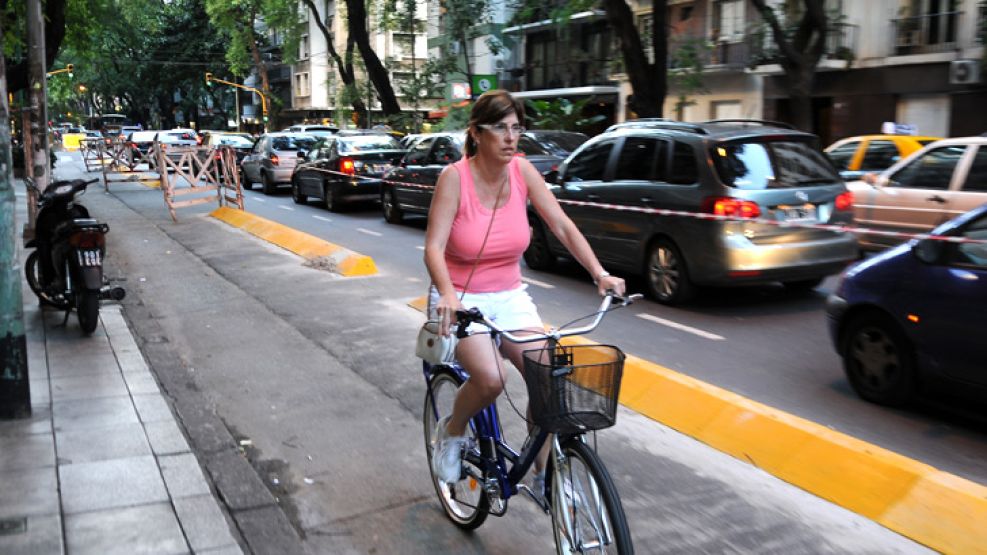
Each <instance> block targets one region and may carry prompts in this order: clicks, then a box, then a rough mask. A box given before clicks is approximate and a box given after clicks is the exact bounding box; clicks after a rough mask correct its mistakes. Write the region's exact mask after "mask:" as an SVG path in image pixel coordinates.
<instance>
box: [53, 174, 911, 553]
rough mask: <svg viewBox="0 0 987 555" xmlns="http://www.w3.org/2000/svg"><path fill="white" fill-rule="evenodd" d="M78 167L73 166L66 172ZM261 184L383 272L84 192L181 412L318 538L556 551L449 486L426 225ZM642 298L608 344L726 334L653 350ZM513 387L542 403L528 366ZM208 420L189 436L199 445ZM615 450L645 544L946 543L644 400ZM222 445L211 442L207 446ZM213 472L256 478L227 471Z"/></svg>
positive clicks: (831, 547) (254, 198)
mask: <svg viewBox="0 0 987 555" xmlns="http://www.w3.org/2000/svg"><path fill="white" fill-rule="evenodd" d="M70 164H72V162H66V163H65V164H64V165H63V164H62V163H60V166H61V170H60V171H61V172H62V174H63V175H65V174H66V173H68V172H71V171H72V167H71V166H70ZM76 171H78V169H77V170H76ZM248 197H249V198H248V208H249V209H250V210H252V211H254V212H257V213H260V214H262V215H264V216H266V217H269V218H271V219H279V220H282V221H285V222H286V223H289V224H290V225H293V226H294V227H298V228H300V229H304V230H306V231H309V232H313V233H316V234H318V235H320V236H323V237H326V238H328V239H330V240H332V241H334V242H337V243H341V244H344V245H346V246H348V247H351V248H353V249H356V250H358V251H362V252H364V253H366V254H371V255H373V256H374V258H375V259H376V261H377V263H378V266H379V267H380V274H379V275H378V276H374V277H368V278H339V277H337V276H334V275H332V274H329V273H327V272H325V271H320V270H317V269H313V268H310V267H307V266H306V265H305V264H303V262H302V261H301V260H300V259H299V258H298V257H296V256H295V255H293V254H290V253H287V252H285V251H283V250H281V249H280V248H277V247H274V246H272V245H270V244H268V243H266V242H263V241H261V240H259V239H257V238H255V237H252V236H250V235H247V234H245V233H243V232H240V231H238V230H235V229H232V228H230V227H228V226H226V225H225V224H223V223H221V222H218V221H216V220H214V219H211V218H208V217H205V214H206V213H207V212H208V210H209V207H206V206H201V205H200V206H197V207H192V208H188V209H183V210H180V211H179V222H178V223H172V221H171V219H170V218H169V217H168V214H167V211H166V210H165V207H164V204H163V202H162V200H161V192H160V191H157V190H153V189H148V188H145V187H143V186H141V185H138V184H114V185H112V186H111V193H110V194H104V193H102V191H101V190H99V188H98V187H97V188H94V189H93V190H92V191H90V193H89V194H88V195H87V196H86V197H85V198H84V199H83V201H84V203H85V204H86V205H87V206H88V207H89V208H90V210H91V211H92V212H93V214H94V215H95V216H96V217H99V218H100V219H103V220H105V221H107V222H109V223H110V226H111V233H110V234H109V236H108V254H107V264H108V268H110V269H111V272H112V273H111V275H110V276H109V277H111V278H112V279H113V280H115V281H119V282H120V283H121V284H123V285H124V286H125V287H126V288H127V290H128V296H127V299H125V301H124V304H125V307H126V310H125V312H126V314H127V315H128V318H129V319H130V320H131V324H132V326H133V327H134V329H135V330H136V332H137V333H138V335H139V338H140V340H141V343H142V344H143V345H145V346H147V345H151V346H153V350H154V352H155V357H156V358H155V360H159V361H160V360H165V361H166V362H167V364H162V365H161V366H155V367H154V370H155V372H156V373H158V376H159V380H160V381H161V382H162V384H163V386H164V389H165V391H166V392H167V394H168V396H169V397H171V398H172V399H173V400H174V404H175V406H176V407H189V405H190V400H191V401H194V402H195V403H198V404H199V405H200V406H197V407H195V406H194V407H193V409H194V410H197V411H199V412H201V413H205V414H209V415H215V416H217V417H218V421H219V422H220V423H221V426H222V427H223V428H225V430H228V432H229V434H231V435H232V436H233V437H234V438H236V439H237V440H238V441H239V445H241V446H242V448H243V451H244V456H246V457H247V458H248V459H249V460H250V462H251V463H252V465H253V467H254V469H255V471H256V473H257V476H258V477H259V478H260V480H261V481H263V483H264V484H265V485H266V487H267V488H269V489H270V491H271V492H272V493H273V494H274V495H275V496H276V497H277V503H278V505H279V507H280V508H281V509H282V510H283V511H284V514H285V515H287V517H288V520H290V522H291V524H292V526H293V527H294V529H295V530H297V532H298V534H299V536H300V537H301V540H302V543H303V547H304V551H305V552H308V553H428V554H430V555H435V554H446V553H449V554H453V553H455V554H459V553H544V552H550V551H552V549H553V548H552V539H551V530H550V519H549V518H548V517H547V516H545V515H542V514H539V511H538V510H537V509H536V508H535V506H534V505H533V504H532V503H530V502H527V501H526V500H524V499H522V498H518V499H516V500H513V501H512V503H511V510H510V511H509V513H508V514H507V515H506V516H505V517H504V518H491V519H489V521H488V522H487V523H486V524H485V525H484V526H483V527H482V528H480V529H479V530H477V531H476V532H475V533H472V534H465V533H462V532H460V531H459V530H458V529H456V528H455V527H454V526H453V525H452V524H451V523H449V522H448V520H447V519H446V518H445V517H444V515H443V514H442V513H441V510H440V508H439V505H438V502H437V500H436V499H435V497H434V495H435V494H434V492H433V490H432V486H431V483H430V480H429V477H428V471H427V468H426V464H425V453H424V448H423V445H422V430H421V416H420V415H421V410H422V399H423V396H424V386H423V383H422V378H421V373H420V362H419V361H417V359H415V357H414V354H413V352H412V349H411V345H412V343H413V338H414V334H415V331H416V329H417V327H418V326H419V325H420V322H421V315H420V314H418V313H417V312H416V311H414V310H413V309H411V308H409V307H407V306H406V303H407V302H408V301H409V300H411V299H413V298H414V297H416V296H418V295H420V294H421V293H422V292H423V290H424V288H425V284H426V280H425V273H424V269H423V268H422V266H421V251H420V250H418V248H417V247H419V246H420V245H421V240H422V229H421V226H420V225H418V226H416V225H414V224H412V225H407V226H386V225H385V224H383V223H381V221H380V219H379V217H378V216H377V213H376V212H370V211H367V212H353V213H350V214H346V215H335V214H328V213H326V212H325V211H322V210H320V209H319V208H316V207H304V208H297V207H295V206H293V205H291V200H290V199H289V198H288V197H286V196H285V197H280V196H279V197H273V198H267V197H261V196H260V195H259V194H258V193H248ZM262 200H263V202H261V201H262ZM289 209H290V210H289ZM325 219H329V220H331V221H325ZM378 233H379V234H380V235H376V234H378ZM532 277H533V278H534V279H536V280H539V281H540V280H542V279H544V283H546V284H548V285H555V287H554V288H543V287H541V286H539V285H535V284H533V285H532V289H537V290H536V291H534V293H535V295H536V297H537V298H538V299H539V300H541V305H542V307H543V312H544V314H543V316H544V317H545V319H547V320H549V321H551V322H554V323H559V322H563V321H565V319H566V318H570V317H575V316H578V315H579V314H580V312H581V311H582V307H586V309H585V310H590V308H591V307H593V306H595V304H596V299H595V298H594V295H593V293H592V290H591V287H590V285H589V284H588V283H586V282H585V281H584V280H581V279H579V278H574V277H572V276H566V275H563V274H558V275H551V274H539V275H532ZM635 306H636V308H632V309H631V310H627V311H624V313H620V312H617V313H614V314H613V315H612V316H613V318H608V322H607V324H606V330H605V331H603V332H601V333H600V334H598V335H597V336H595V338H597V339H600V340H603V341H615V342H618V343H620V344H621V346H623V347H625V349H626V350H627V351H628V352H631V353H634V354H642V355H644V356H648V357H649V358H653V359H655V360H656V361H658V362H663V363H665V364H666V365H669V366H672V365H673V364H672V361H671V360H670V359H668V358H661V357H658V356H655V355H656V354H660V353H668V352H673V351H674V352H676V353H682V352H684V351H686V350H692V349H698V350H702V349H704V348H705V349H708V348H709V347H707V346H704V345H705V344H704V343H701V342H698V340H697V339H692V335H691V334H683V336H682V337H679V336H678V335H677V334H678V333H679V332H675V333H673V331H670V330H666V329H664V328H663V327H654V328H653V331H652V332H650V336H651V339H650V343H651V347H653V348H649V349H648V350H645V348H646V347H648V346H649V341H648V340H647V339H646V338H647V337H648V336H649V334H648V333H646V332H643V331H642V329H644V330H647V329H648V328H649V326H651V325H652V323H651V322H649V321H644V320H642V319H640V318H639V317H638V316H637V314H639V313H652V314H658V313H661V314H662V316H666V315H667V314H665V313H663V312H659V311H658V310H657V307H655V306H654V305H651V304H650V303H642V304H640V305H635ZM623 336H626V337H623ZM617 338H619V339H620V341H616V339H617ZM655 344H657V345H655ZM736 358H737V357H732V358H728V360H733V359H736ZM689 360H690V359H688V358H686V357H683V361H684V362H686V363H688V362H689ZM508 390H509V392H510V393H511V395H512V397H513V398H514V400H515V402H516V403H518V404H519V405H520V404H522V403H523V402H524V387H523V384H522V383H521V382H520V380H517V379H512V380H511V381H510V382H509V383H508ZM500 412H501V415H502V417H503V418H504V420H505V423H506V432H507V435H508V438H510V439H511V440H512V441H515V442H516V441H517V440H518V439H519V436H520V435H521V433H520V431H521V430H522V428H523V423H522V422H521V421H520V419H519V418H518V417H516V416H513V413H512V410H511V408H510V406H508V405H507V404H506V403H504V402H502V403H501V406H500ZM193 421H194V419H193ZM183 422H185V423H186V425H187V424H188V420H185V419H184V414H183ZM199 432H201V430H190V432H189V433H190V435H191V437H193V439H194V438H196V437H199ZM206 435H207V436H208V434H206ZM195 443H196V444H198V443H197V442H195ZM598 450H599V452H600V453H601V456H602V457H603V458H604V460H605V461H606V463H607V466H608V468H609V469H610V471H611V473H612V475H613V476H614V479H615V482H616V484H617V488H618V490H619V491H620V493H621V496H622V498H623V502H624V506H625V508H626V511H627V514H628V519H629V521H630V525H631V531H632V535H633V537H634V542H635V547H636V548H637V552H639V553H686V552H688V553H740V552H774V553H860V552H867V553H923V552H926V551H927V550H925V549H924V548H922V547H921V546H919V545H917V544H915V543H913V542H911V541H909V540H907V539H905V538H903V537H901V536H898V535H897V534H894V533H892V532H890V531H888V530H887V529H884V528H882V527H881V526H879V525H877V524H875V523H874V522H871V521H869V520H867V519H865V518H863V517H860V516H858V515H855V514H853V513H850V512H849V511H846V510H844V509H842V508H840V507H837V506H835V505H832V504H830V503H828V502H826V501H823V500H821V499H819V498H817V497H815V496H813V495H810V494H808V493H806V492H804V491H802V490H799V489H798V488H795V487H793V486H791V485H788V484H786V483H784V482H782V481H780V480H778V479H776V478H774V477H772V476H770V475H768V474H766V473H765V472H763V471H761V470H759V469H758V468H756V467H754V466H752V465H749V464H747V463H745V462H742V461H738V460H737V459H734V458H732V457H729V456H726V455H724V454H722V453H720V452H718V451H715V450H713V449H711V448H709V447H707V446H705V445H703V444H700V443H699V442H697V441H695V440H692V439H691V438H689V437H686V436H683V435H681V434H679V433H677V432H675V431H673V430H670V429H668V428H666V427H664V426H662V425H661V424H659V423H657V422H654V421H652V420H649V419H647V418H644V417H641V416H640V415H637V414H636V413H633V412H631V411H628V410H625V409H621V412H620V415H619V418H618V423H617V425H616V426H615V427H614V428H611V429H608V430H606V431H605V432H603V433H601V434H599V445H598ZM217 454H221V452H210V451H208V450H207V451H206V452H198V451H197V456H199V457H200V460H201V458H202V457H206V458H209V457H215V456H216V455H217ZM212 478H213V479H214V480H216V481H217V482H224V483H227V484H231V485H232V486H233V487H238V486H240V485H241V484H242V485H243V487H244V488H248V484H247V483H246V482H243V481H241V480H240V478H237V477H235V476H232V477H231V476H225V475H224V472H223V470H222V469H220V470H218V471H216V474H213V475H212ZM231 480H232V481H233V482H232V483H231ZM245 497H249V496H245ZM231 511H232V508H231ZM234 512H236V513H237V523H238V525H239V527H240V529H241V531H243V532H244V535H245V536H248V537H251V536H253V537H256V536H258V535H261V534H263V533H265V532H264V528H265V527H269V526H271V525H272V523H271V521H270V519H269V518H267V517H264V518H261V517H260V516H259V514H258V513H256V512H255V511H254V510H253V509H252V508H251V507H250V506H249V503H245V506H242V507H241V508H240V509H239V510H237V511H234ZM251 515H255V516H254V518H253V520H251ZM254 528H260V529H261V530H260V531H254V530H253V529H254Z"/></svg>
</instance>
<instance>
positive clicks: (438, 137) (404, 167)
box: [380, 132, 466, 224]
mask: <svg viewBox="0 0 987 555" xmlns="http://www.w3.org/2000/svg"><path fill="white" fill-rule="evenodd" d="M465 140H466V134H465V133H464V132H457V133H435V134H430V135H423V136H421V137H419V139H418V142H416V143H413V144H412V146H411V149H410V150H408V153H407V154H405V156H404V158H402V159H401V161H400V162H399V163H398V165H397V167H395V168H393V169H392V170H391V171H389V172H388V173H387V175H386V176H385V182H384V184H383V185H382V186H381V189H380V202H381V207H382V208H383V210H384V219H385V220H387V221H388V222H390V223H392V224H396V223H399V222H400V221H401V220H402V219H403V218H404V214H405V213H406V212H413V213H416V214H428V208H429V206H431V204H432V194H433V193H434V192H435V182H436V181H438V179H439V174H440V173H442V170H443V169H444V168H445V167H446V166H448V165H449V164H452V163H453V162H456V161H458V160H459V159H460V158H461V157H462V155H463V142H464V141H465Z"/></svg>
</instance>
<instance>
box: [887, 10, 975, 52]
mask: <svg viewBox="0 0 987 555" xmlns="http://www.w3.org/2000/svg"><path fill="white" fill-rule="evenodd" d="M962 15H963V12H940V13H934V14H926V15H918V16H910V17H900V18H897V19H892V20H891V25H892V28H893V32H892V34H891V36H892V40H893V43H892V45H891V53H892V55H893V56H908V55H911V54H931V53H934V52H946V51H949V50H954V49H956V47H957V38H958V33H959V24H960V17H961V16H962Z"/></svg>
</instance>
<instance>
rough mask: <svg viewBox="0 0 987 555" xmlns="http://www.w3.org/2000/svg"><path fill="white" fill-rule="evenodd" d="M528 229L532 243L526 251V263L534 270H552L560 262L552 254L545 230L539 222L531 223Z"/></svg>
mask: <svg viewBox="0 0 987 555" xmlns="http://www.w3.org/2000/svg"><path fill="white" fill-rule="evenodd" d="M528 227H529V228H530V230H531V241H530V242H529V243H528V248H527V249H526V250H525V251H524V263H525V264H527V265H528V267H529V268H531V269H532V270H540V271H547V270H551V269H552V268H554V267H555V263H556V262H558V258H557V257H556V256H555V255H554V254H552V250H551V249H550V248H549V246H548V238H547V237H546V236H545V229H544V228H543V227H542V226H541V224H539V223H538V222H531V223H530V224H528Z"/></svg>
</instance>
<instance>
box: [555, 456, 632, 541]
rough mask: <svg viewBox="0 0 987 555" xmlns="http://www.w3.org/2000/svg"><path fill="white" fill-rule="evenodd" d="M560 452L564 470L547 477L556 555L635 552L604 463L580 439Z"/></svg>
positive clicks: (615, 489)
mask: <svg viewBox="0 0 987 555" xmlns="http://www.w3.org/2000/svg"><path fill="white" fill-rule="evenodd" d="M562 453H563V454H564V455H565V467H564V468H560V469H559V472H558V473H557V474H556V473H555V472H554V469H553V472H552V473H551V474H550V475H551V476H552V477H553V483H552V528H553V529H554V530H555V546H556V549H557V551H558V553H560V554H565V555H569V554H570V553H616V554H619V555H626V554H631V553H634V546H633V544H632V543H631V532H630V529H629V528H628V527H627V517H625V516H624V506H623V505H622V504H621V503H620V496H619V495H618V494H617V488H616V487H615V486H614V484H613V480H612V479H611V478H610V473H609V472H607V469H606V467H605V466H604V465H603V461H601V460H600V457H599V456H598V455H597V454H596V452H595V451H593V449H591V448H590V447H589V446H588V445H586V444H585V443H583V442H582V441H580V439H579V438H572V439H569V440H566V441H565V442H564V443H563V444H562ZM552 463H553V465H554V464H555V461H554V459H553V461H552ZM558 476H560V477H561V483H556V482H555V480H556V477H558Z"/></svg>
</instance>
